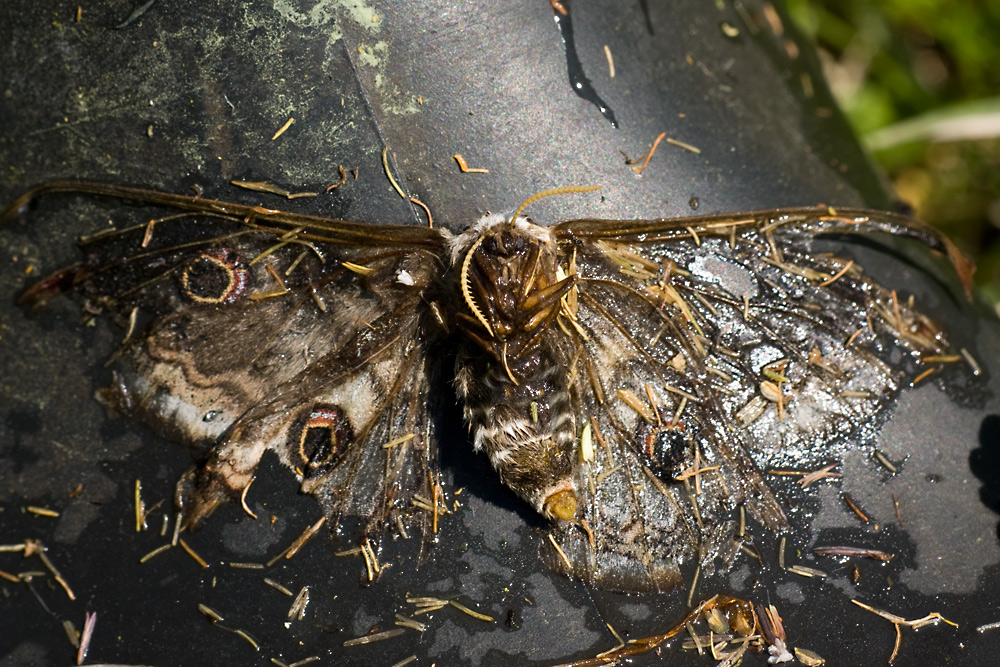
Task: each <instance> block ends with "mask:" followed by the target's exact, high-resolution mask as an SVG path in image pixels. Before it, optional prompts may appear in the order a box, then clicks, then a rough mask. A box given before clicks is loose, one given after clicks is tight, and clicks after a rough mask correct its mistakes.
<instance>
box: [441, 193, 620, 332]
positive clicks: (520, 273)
mask: <svg viewBox="0 0 1000 667" xmlns="http://www.w3.org/2000/svg"><path fill="white" fill-rule="evenodd" d="M600 187H601V186H599V185H596V186H584V187H562V188H553V189H551V190H543V191H542V192H538V193H536V194H534V195H532V196H531V197H528V198H527V199H526V200H525V201H524V202H523V203H522V204H521V205H520V206H518V207H517V208H516V209H515V210H514V212H513V213H512V214H511V215H510V216H509V217H507V216H503V215H498V214H493V215H486V216H484V217H482V218H480V219H479V221H478V222H476V224H474V225H473V226H472V227H470V228H469V229H468V230H466V231H465V232H464V233H462V234H461V235H459V236H457V237H455V238H454V240H453V241H452V242H451V252H452V264H453V265H457V264H458V263H459V261H461V266H462V268H461V273H460V276H459V281H460V285H461V289H462V297H463V298H464V300H465V303H466V305H467V306H468V308H469V310H470V311H471V312H472V314H473V315H474V316H475V318H476V319H477V320H478V321H479V323H480V324H482V325H483V327H484V328H485V329H486V331H487V333H488V334H489V336H490V337H491V338H499V337H503V335H504V334H505V332H503V331H496V328H497V326H496V325H497V324H498V322H497V318H496V317H490V316H488V314H487V312H486V311H484V309H483V305H484V304H482V303H480V300H478V299H477V298H476V294H475V293H476V292H478V293H479V296H480V297H481V296H483V292H484V289H483V287H484V283H483V279H479V280H478V281H477V282H478V284H474V279H473V277H472V271H473V265H474V264H475V265H476V266H478V267H479V271H480V272H481V273H482V274H484V278H485V281H487V282H488V285H487V286H488V287H492V288H494V291H495V292H496V293H497V295H498V296H503V297H511V298H513V299H514V300H523V299H524V298H526V297H527V296H528V295H529V293H530V292H531V291H532V290H535V289H539V288H545V287H548V286H549V284H551V283H552V282H555V281H554V280H551V278H554V276H555V265H554V264H553V262H552V258H553V257H554V255H555V240H554V238H553V236H552V233H551V232H550V231H549V229H548V228H546V227H542V226H540V225H537V224H535V223H533V222H532V221H531V220H530V219H529V218H527V217H525V216H522V215H521V213H522V212H523V211H524V209H526V208H527V207H528V206H529V205H531V204H532V203H534V202H536V201H538V200H539V199H541V198H543V197H549V196H552V195H558V194H568V193H576V192H590V191H593V190H597V189H599V188H600ZM545 264H551V266H545ZM548 274H551V275H548ZM514 285H517V286H519V288H520V289H518V290H514V291H513V292H507V291H505V290H508V289H509V288H510V287H512V286H514ZM508 300H509V299H508ZM488 310H492V309H488ZM491 320H493V325H491V323H490V321H491Z"/></svg>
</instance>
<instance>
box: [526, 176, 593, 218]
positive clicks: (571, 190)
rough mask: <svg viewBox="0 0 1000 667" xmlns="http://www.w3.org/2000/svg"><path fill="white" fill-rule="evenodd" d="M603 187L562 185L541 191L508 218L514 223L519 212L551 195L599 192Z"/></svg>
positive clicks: (529, 198)
mask: <svg viewBox="0 0 1000 667" xmlns="http://www.w3.org/2000/svg"><path fill="white" fill-rule="evenodd" d="M603 187H604V186H603V185H564V186H563V187H561V188H552V189H551V190H542V191H541V192H536V193H535V194H533V195H531V196H530V197H528V198H527V199H525V200H524V203H522V204H521V205H520V206H518V207H517V210H516V211H514V215H512V216H510V221H511V222H514V221H515V220H517V216H519V215H521V211H523V210H524V209H526V208H528V207H529V206H531V205H532V204H534V203H535V202H536V201H538V200H539V199H544V198H545V197H551V196H552V195H567V194H576V193H580V192H593V191H594V190H600V189H601V188H603Z"/></svg>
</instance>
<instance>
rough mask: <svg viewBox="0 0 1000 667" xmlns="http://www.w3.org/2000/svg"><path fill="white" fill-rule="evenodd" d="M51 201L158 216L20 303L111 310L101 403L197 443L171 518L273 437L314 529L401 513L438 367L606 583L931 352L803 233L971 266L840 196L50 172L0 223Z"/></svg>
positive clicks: (930, 234) (510, 468) (673, 565)
mask: <svg viewBox="0 0 1000 667" xmlns="http://www.w3.org/2000/svg"><path fill="white" fill-rule="evenodd" d="M53 192H69V193H78V194H87V195H101V196H109V197H115V198H120V199H125V200H132V201H135V202H138V203H141V204H143V205H146V206H156V207H165V208H172V209H177V210H180V211H181V212H182V214H180V215H171V216H167V217H164V218H161V219H159V220H157V221H156V222H155V224H154V223H148V224H146V223H140V224H126V225H124V226H121V227H119V228H116V229H113V230H109V231H105V232H102V233H100V234H97V235H94V236H91V237H88V238H86V239H83V240H82V241H81V248H82V251H83V254H84V259H83V261H81V262H80V263H79V264H76V265H73V266H70V267H67V268H65V269H62V270H60V271H57V272H55V273H54V274H52V275H51V276H49V277H48V278H46V279H45V280H43V281H41V282H39V283H37V284H36V285H34V286H33V287H31V288H29V289H28V290H27V291H26V292H25V293H24V294H23V295H22V297H21V303H22V304H28V305H35V304H39V303H41V302H44V301H46V300H47V299H49V298H51V297H53V296H55V295H56V294H58V293H60V292H65V291H75V292H79V293H81V294H82V295H84V296H85V297H86V298H87V299H88V301H89V303H90V304H91V306H92V307H94V306H96V307H99V308H100V309H102V310H103V311H105V312H107V313H109V314H110V315H111V316H112V317H113V318H114V319H116V320H118V321H119V322H121V323H122V324H123V325H125V326H128V327H129V332H130V333H129V336H127V338H126V342H125V343H123V344H122V347H121V349H120V350H118V351H117V352H116V355H115V356H116V363H115V368H116V371H115V384H114V387H113V392H112V394H113V400H114V401H115V403H116V404H117V406H118V407H119V408H120V409H121V410H123V411H125V412H128V413H130V414H132V415H135V416H136V417H138V418H140V419H142V420H144V421H146V422H147V423H150V424H152V425H153V426H154V427H156V428H158V429H159V430H160V431H162V432H165V433H167V434H169V435H171V436H173V437H175V438H177V439H179V440H182V441H188V442H201V441H206V440H207V441H212V442H214V447H213V448H212V449H211V452H210V453H209V455H208V457H207V459H206V460H205V461H204V462H203V463H202V464H201V465H200V466H198V467H196V468H194V469H192V470H190V471H188V472H187V473H186V474H185V475H184V477H183V479H182V480H181V481H180V482H179V484H178V492H177V501H178V504H179V506H180V508H181V510H182V512H183V516H184V520H185V524H186V525H187V526H194V525H196V524H198V523H199V522H201V521H202V520H203V519H204V518H205V517H207V516H208V515H209V514H211V513H212V511H213V510H214V509H215V508H216V507H217V506H218V505H219V504H220V503H222V502H225V501H227V500H232V499H234V498H239V497H240V494H241V492H242V491H243V490H244V489H245V488H246V487H247V485H248V484H249V483H250V482H251V481H252V479H253V475H254V472H255V470H256V468H257V465H258V462H259V461H260V459H261V456H262V455H263V454H264V452H265V451H267V450H271V451H273V452H275V453H276V454H277V455H278V456H279V457H280V459H281V460H282V461H283V462H284V463H285V465H287V466H288V467H289V468H291V469H292V470H294V471H295V473H296V475H297V476H298V478H299V480H300V482H301V488H302V490H303V491H304V492H306V493H310V494H313V495H314V496H315V497H316V498H317V499H318V500H319V501H320V503H321V505H322V506H323V507H324V509H325V511H326V513H327V515H328V516H329V518H330V520H331V525H337V524H338V523H339V521H340V518H341V517H343V516H346V515H354V516H360V517H363V518H364V519H365V529H364V530H365V536H370V537H378V536H380V535H381V534H382V533H384V531H386V530H387V529H389V530H392V529H395V527H396V526H397V525H399V522H400V521H408V522H417V523H420V522H424V523H425V526H424V527H425V530H426V521H427V513H426V512H424V511H423V510H419V509H416V508H415V507H414V504H413V502H412V501H413V499H414V496H415V495H423V496H425V497H427V498H437V494H438V487H437V484H438V482H437V480H438V470H437V461H438V450H439V448H440V447H441V442H440V441H439V436H438V433H437V429H438V425H437V424H436V423H435V421H434V419H432V418H431V410H429V409H428V406H429V404H430V403H431V402H432V401H434V400H439V401H440V400H453V398H449V396H448V395H445V396H435V392H437V393H440V388H441V386H445V387H447V386H448V385H449V384H453V386H454V390H455V391H454V393H455V394H457V398H458V400H459V401H460V402H461V404H462V406H463V408H464V414H465V419H466V421H467V423H468V426H469V432H470V439H471V441H472V445H473V446H474V447H475V448H476V449H477V450H479V451H483V452H485V453H486V454H487V455H488V456H489V458H490V461H491V462H492V464H493V466H494V468H495V469H496V470H497V472H498V473H499V475H500V479H501V480H502V481H503V482H504V484H506V485H507V486H508V487H509V488H510V489H511V490H512V491H513V492H514V493H516V494H517V495H518V496H520V497H521V498H522V499H524V501H526V502H527V503H529V504H530V505H531V506H532V507H534V508H535V509H536V510H537V511H538V512H540V513H541V514H542V515H544V516H546V517H547V518H548V519H550V520H551V526H552V528H551V530H552V532H551V537H552V544H553V546H555V549H556V550H557V551H553V556H552V559H551V560H552V563H553V565H554V566H555V567H557V568H559V569H562V570H564V571H567V572H569V573H571V574H573V575H574V576H577V577H580V578H582V579H584V580H586V581H588V582H590V583H593V584H595V585H598V586H602V587H606V588H614V589H621V590H651V589H659V590H664V589H669V588H672V587H675V586H677V585H679V584H680V583H681V578H680V571H679V565H680V564H681V563H682V562H684V561H685V560H689V559H697V560H698V561H699V562H702V563H709V562H711V561H713V560H714V559H716V558H717V557H720V556H722V557H725V556H726V555H727V554H728V553H729V552H730V550H731V548H732V543H733V540H732V537H733V534H734V532H735V524H734V519H733V516H734V509H735V508H736V507H737V506H739V505H744V506H745V507H746V509H747V510H748V511H749V513H750V515H751V516H752V517H754V518H755V519H756V520H757V521H759V522H760V523H762V524H763V525H765V526H767V527H768V528H770V529H774V530H777V529H780V528H782V527H783V526H785V525H786V522H787V520H786V517H785V514H784V512H783V510H782V505H781V502H780V501H779V500H778V498H776V496H775V494H774V492H773V491H772V490H771V488H770V487H769V485H768V484H767V482H766V481H765V479H764V478H763V476H762V474H761V472H760V470H761V468H762V466H764V465H765V464H770V463H773V462H781V461H794V460H797V459H804V458H809V457H810V456H812V457H815V456H816V455H817V454H822V452H824V451H826V448H828V447H831V446H833V445H835V444H837V443H844V442H845V441H846V440H847V439H849V438H851V437H854V436H856V435H858V434H859V432H861V431H862V430H863V429H864V428H865V425H866V424H870V423H871V422H872V421H873V420H875V419H877V417H878V415H879V414H880V413H882V412H884V411H885V409H886V407H887V406H888V405H889V403H890V401H891V399H892V397H893V395H894V394H895V393H896V392H897V391H898V390H899V389H900V387H901V386H902V385H903V383H904V378H905V377H907V375H908V374H909V375H910V376H911V377H912V375H915V374H916V373H917V372H918V371H919V368H918V367H919V366H920V365H921V364H922V363H924V362H926V361H928V360H930V361H933V360H934V359H936V358H940V357H941V355H942V354H944V353H945V352H946V351H947V350H948V341H947V337H946V334H945V332H944V331H943V330H942V329H941V328H940V327H938V326H937V325H935V324H934V323H933V322H932V321H931V320H929V319H928V318H927V317H925V316H924V315H922V314H921V313H920V312H919V311H918V310H917V309H916V308H915V307H914V306H913V305H912V303H910V302H907V301H906V300H905V299H902V298H899V297H898V296H897V294H896V292H894V291H890V290H888V289H886V288H884V287H882V286H880V285H878V284H876V283H875V282H873V281H872V280H871V279H869V278H867V277H866V276H865V275H864V273H863V272H862V270H861V267H859V266H857V265H856V264H855V263H853V262H849V261H847V260H844V259H840V258H838V257H835V256H832V255H830V254H824V253H818V252H815V251H814V250H813V242H814V240H815V239H816V237H817V236H818V235H821V234H828V233H868V232H886V233H891V234H898V235H905V236H910V237H913V238H915V239H917V240H919V241H921V242H923V243H925V244H926V245H928V246H930V247H931V248H934V249H937V250H941V251H944V252H946V253H948V255H949V256H950V257H951V258H952V261H953V263H954V264H955V266H956V267H957V268H958V270H959V273H960V274H961V275H962V276H963V278H967V276H968V274H969V272H970V270H969V267H968V264H967V263H966V261H965V260H964V258H962V256H961V255H960V253H958V251H957V250H955V249H954V247H953V246H952V245H951V243H950V242H949V241H948V240H947V239H945V238H944V237H942V236H941V235H940V234H939V233H937V232H935V231H934V230H932V229H931V228H929V227H927V226H925V225H923V224H922V223H919V222H917V221H914V220H911V219H908V218H905V217H902V216H897V215H893V214H888V213H878V212H872V211H861V210H853V209H852V210H848V209H842V210H838V211H834V210H832V209H826V208H815V209H785V210H776V211H765V212H758V213H746V214H743V213H741V214H730V215H709V216H699V217H692V218H683V219H673V220H637V221H609V220H570V221H565V222H560V223H558V224H555V225H552V226H548V227H546V226H542V225H538V224H536V223H534V222H532V221H531V220H529V219H528V218H526V217H523V216H521V215H520V211H521V210H522V209H523V206H522V208H521V209H518V211H517V212H515V214H514V215H512V216H509V217H508V216H502V215H491V216H487V217H484V218H482V219H480V220H479V221H478V222H475V224H473V225H472V226H470V227H469V228H468V230H467V231H465V232H464V233H462V234H460V235H452V234H451V233H449V232H447V231H444V230H440V229H430V228H420V227H413V226H389V225H372V224H362V223H355V222H346V221H342V220H331V219H324V218H318V217H311V216H306V215H296V214H291V213H285V212H280V211H273V210H269V209H264V208H260V207H249V206H243V205H237V204H229V203H224V202H219V201H212V200H206V199H202V198H195V197H185V196H180V195H173V194H166V193H159V192H152V191H148V190H140V189H134V188H128V187H121V186H113V185H104V184H97V183H82V182H54V183H50V184H48V185H44V186H42V187H40V188H37V189H35V190H32V191H30V192H28V193H26V194H25V195H23V196H22V197H21V198H20V199H18V200H17V201H16V202H15V203H14V204H13V205H12V206H11V207H10V208H9V209H8V210H7V211H6V212H5V213H4V216H3V219H4V220H7V219H10V218H12V217H13V216H16V215H18V214H19V213H21V212H22V211H23V210H24V209H25V208H26V207H27V204H28V203H29V202H30V201H31V200H32V199H33V198H35V197H37V196H39V195H41V194H45V193H53ZM542 194H550V193H542ZM530 201H531V200H529V202H530ZM443 359H444V360H447V361H446V362H442V360H443ZM441 377H444V379H445V382H444V383H442V382H437V381H435V379H436V378H441ZM445 393H446V394H448V392H445ZM435 502H436V500H435Z"/></svg>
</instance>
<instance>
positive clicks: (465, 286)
mask: <svg viewBox="0 0 1000 667" xmlns="http://www.w3.org/2000/svg"><path fill="white" fill-rule="evenodd" d="M484 238H486V237H484V236H480V237H479V238H478V239H477V240H476V242H475V243H473V244H472V247H471V248H469V252H467V253H465V261H464V262H462V275H461V277H460V279H459V280H460V282H461V283H462V297H463V298H465V305H467V306H468V307H469V310H471V311H472V314H473V315H475V316H476V319H477V320H479V321H480V322H481V323H482V325H483V326H484V327H486V331H488V332H489V334H490V336H492V337H493V338H496V335H495V334H494V333H493V328H492V327H490V323H489V322H487V321H486V316H485V315H483V311H481V310H480V309H479V306H477V305H476V300H475V299H473V298H472V285H471V284H470V283H469V266H470V265H471V264H472V254H473V253H474V252H476V248H478V247H479V244H480V243H482V242H483V239H484Z"/></svg>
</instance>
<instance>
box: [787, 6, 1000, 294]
mask: <svg viewBox="0 0 1000 667" xmlns="http://www.w3.org/2000/svg"><path fill="white" fill-rule="evenodd" d="M786 1H787V4H788V8H789V11H790V13H791V15H792V16H793V18H794V19H795V21H796V22H797V23H798V24H799V26H800V28H801V29H803V30H804V31H805V32H806V33H807V34H809V35H811V36H812V37H813V39H814V41H815V42H816V43H817V45H818V46H819V48H820V56H821V58H822V60H823V66H824V70H825V72H826V75H827V78H828V80H829V82H830V86H831V88H832V89H833V92H834V95H835V96H836V97H837V99H838V100H839V101H840V104H841V107H842V108H843V109H844V111H845V112H846V113H847V116H848V118H849V119H850V121H851V123H852V124H853V126H854V128H855V130H856V131H857V133H858V135H859V136H860V137H861V138H862V141H863V143H865V144H866V145H867V146H868V148H869V149H870V150H871V152H872V154H873V155H874V157H875V159H876V160H877V161H878V162H879V163H880V164H881V165H882V167H883V169H884V170H885V171H886V173H887V174H888V176H889V178H890V180H891V181H892V184H893V186H894V187H895V189H896V192H897V194H898V195H899V198H900V199H901V200H902V201H904V202H906V203H907V204H909V205H910V206H912V207H913V209H914V211H915V214H916V215H917V217H920V218H923V219H924V220H927V221H928V222H930V223H932V224H934V225H936V226H938V227H939V228H941V229H942V230H944V231H945V232H946V233H947V234H948V235H949V236H951V237H952V238H953V239H954V240H955V241H956V242H957V243H958V244H959V246H961V247H962V249H963V250H965V251H966V252H967V253H968V254H969V255H970V256H972V257H973V258H974V259H975V260H976V263H977V265H978V267H979V270H978V272H977V275H976V281H977V283H978V284H979V286H980V287H981V288H982V292H983V294H984V295H985V296H986V297H987V298H988V299H989V300H990V301H991V302H992V303H993V304H998V303H1000V1H998V0H978V1H977V0H957V1H956V0H951V1H949V0H879V1H878V2H871V0H867V1H866V0H786ZM998 312H1000V308H998Z"/></svg>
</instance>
